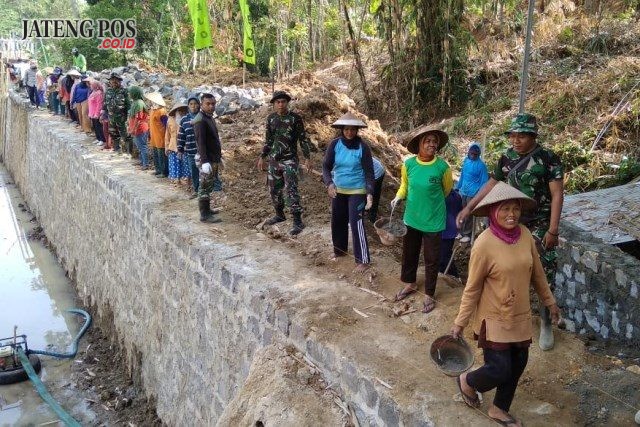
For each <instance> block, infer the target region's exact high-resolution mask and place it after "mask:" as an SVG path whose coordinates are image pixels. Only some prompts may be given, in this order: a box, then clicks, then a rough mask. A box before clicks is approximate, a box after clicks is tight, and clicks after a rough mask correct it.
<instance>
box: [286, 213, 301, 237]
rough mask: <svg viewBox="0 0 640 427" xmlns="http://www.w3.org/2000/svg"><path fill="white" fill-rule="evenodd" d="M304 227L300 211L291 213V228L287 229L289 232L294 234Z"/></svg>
mask: <svg viewBox="0 0 640 427" xmlns="http://www.w3.org/2000/svg"><path fill="white" fill-rule="evenodd" d="M303 229H304V224H303V222H302V214H301V213H300V212H296V213H294V214H293V228H291V230H290V231H289V234H291V235H292V236H295V235H296V234H300V233H301V232H302V230H303Z"/></svg>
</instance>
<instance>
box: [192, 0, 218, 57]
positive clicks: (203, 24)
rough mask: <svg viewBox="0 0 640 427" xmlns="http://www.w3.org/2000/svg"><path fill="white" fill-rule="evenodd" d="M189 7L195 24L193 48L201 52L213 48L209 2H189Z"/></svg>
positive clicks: (196, 0) (197, 0)
mask: <svg viewBox="0 0 640 427" xmlns="http://www.w3.org/2000/svg"><path fill="white" fill-rule="evenodd" d="M187 5H188V6H189V15H191V22H193V47H194V48H195V49H196V50H200V49H204V48H206V47H211V46H213V41H212V39H211V25H210V24H209V9H208V8H207V0H187Z"/></svg>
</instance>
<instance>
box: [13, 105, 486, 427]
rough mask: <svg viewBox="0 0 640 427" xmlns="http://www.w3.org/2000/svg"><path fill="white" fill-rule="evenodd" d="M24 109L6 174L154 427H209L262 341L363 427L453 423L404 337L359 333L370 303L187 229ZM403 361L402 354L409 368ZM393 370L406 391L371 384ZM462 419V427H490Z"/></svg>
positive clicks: (206, 231) (133, 176) (223, 233)
mask: <svg viewBox="0 0 640 427" xmlns="http://www.w3.org/2000/svg"><path fill="white" fill-rule="evenodd" d="M27 110H28V107H27V102H26V101H25V99H24V98H22V97H19V96H17V95H15V94H11V95H10V99H9V102H8V103H7V104H6V108H5V109H3V111H0V113H1V114H2V115H3V117H4V118H5V119H6V120H5V127H4V129H2V131H3V134H4V137H5V138H4V140H5V145H4V153H3V154H4V162H5V164H6V166H7V168H8V169H9V171H10V172H11V174H12V176H13V177H14V180H15V182H16V183H17V185H18V186H19V188H20V189H21V191H22V194H23V195H24V197H25V199H26V200H27V202H28V204H29V206H30V208H31V210H32V212H33V213H34V214H35V215H36V216H37V217H38V219H39V221H40V224H41V225H42V226H43V228H44V230H45V232H46V235H47V237H48V238H49V240H50V242H52V244H53V245H54V247H55V248H56V251H57V253H58V256H59V258H60V260H61V262H62V263H63V265H64V267H65V268H66V270H67V271H68V272H69V274H70V276H71V277H72V278H74V279H75V281H76V284H77V288H78V292H79V294H80V296H81V297H82V298H83V299H84V300H85V302H86V303H87V304H90V305H92V306H95V307H97V309H98V311H99V314H100V310H103V311H105V312H106V310H108V311H109V312H112V313H113V324H114V328H115V331H116V333H117V336H118V339H119V341H120V342H121V344H122V346H123V348H124V349H125V351H126V352H127V354H128V355H129V359H130V361H131V364H132V367H133V368H134V369H138V370H139V372H140V373H141V378H142V380H143V383H144V387H145V390H146V391H147V393H148V394H149V395H154V396H155V397H156V398H157V410H158V415H159V416H160V417H161V419H162V420H163V421H164V422H166V423H167V424H169V425H215V423H216V421H217V420H218V419H219V417H220V416H221V414H222V413H223V410H224V408H225V406H226V405H227V404H228V402H229V401H230V400H231V399H232V398H233V396H235V395H236V394H237V392H238V390H239V388H240V387H242V384H243V382H244V379H245V378H246V376H247V374H248V372H249V368H250V366H251V363H252V359H253V355H254V353H255V351H256V349H258V348H260V347H262V346H265V345H267V344H269V343H271V342H274V341H278V342H281V343H283V344H286V345H293V346H294V347H295V348H297V349H298V350H299V351H302V352H303V353H304V354H305V355H306V356H307V357H308V358H309V360H311V361H312V362H313V363H315V364H316V365H317V367H318V368H319V369H320V370H321V374H322V376H323V377H324V378H325V379H326V382H327V384H331V387H332V388H333V389H334V390H336V391H337V392H338V394H339V395H340V396H342V397H343V399H345V401H346V402H348V403H349V405H350V406H351V407H352V409H353V410H354V412H355V413H356V414H357V416H358V418H359V419H360V422H361V425H416V426H427V425H433V423H434V422H436V421H437V420H438V419H439V418H442V417H444V418H442V419H446V417H449V416H451V414H455V413H457V411H463V410H464V408H462V407H459V405H458V404H457V403H455V402H453V401H451V400H450V396H451V394H452V393H453V392H454V390H455V385H454V384H453V382H446V383H442V382H436V384H434V381H432V380H430V377H434V376H436V375H438V374H437V373H436V372H435V370H434V369H435V368H433V367H430V366H429V367H428V369H429V372H428V373H427V374H420V375H418V376H416V375H414V374H413V373H411V372H410V371H411V370H414V369H413V368H410V367H411V366H418V365H421V366H422V365H424V363H425V362H424V360H425V354H424V351H425V350H424V349H425V348H426V346H427V342H426V339H424V338H421V340H420V341H421V342H417V341H416V338H415V337H414V336H415V331H413V330H410V328H409V327H408V326H405V325H402V324H401V325H400V326H398V324H397V323H396V324H395V325H394V324H391V323H390V322H388V319H383V318H379V317H378V318H377V319H375V318H372V319H371V323H369V324H368V325H363V326H360V324H359V323H358V322H359V320H358V318H359V316H358V315H356V314H355V313H353V311H352V310H351V307H352V306H353V304H354V302H353V301H358V300H363V299H364V300H367V298H368V300H367V301H368V303H369V304H370V303H371V299H372V297H371V296H370V295H368V294H364V293H363V292H359V291H358V290H356V289H352V288H350V287H346V288H345V285H344V283H342V282H340V281H338V280H336V278H335V277H329V276H328V275H324V276H323V275H322V273H321V272H316V273H314V272H313V271H309V269H308V268H306V266H305V265H301V266H299V267H296V266H295V265H291V266H290V265H289V263H288V261H289V260H290V257H291V256H294V255H291V254H295V253H296V251H295V249H290V248H287V247H286V245H281V247H279V248H278V249H277V251H273V245H274V243H273V242H269V241H263V242H261V241H257V240H256V239H255V233H252V234H250V235H249V233H250V232H249V231H247V232H243V231H242V230H239V229H237V228H235V229H232V228H231V227H229V228H225V225H224V224H223V225H222V226H220V227H218V228H215V227H211V226H210V225H202V224H200V223H198V221H197V211H196V207H195V203H194V202H193V201H191V202H189V201H187V199H186V195H176V192H175V191H173V190H171V189H170V187H169V185H168V184H167V185H162V184H159V183H158V180H154V178H153V177H152V176H151V175H149V174H142V173H139V172H137V173H136V172H135V171H134V170H133V167H132V166H131V161H130V160H125V159H124V158H123V157H118V156H115V155H108V154H106V153H101V152H98V151H97V150H96V149H95V147H93V146H92V145H91V144H90V140H89V139H88V138H87V137H86V136H85V135H83V134H82V133H81V132H78V131H75V130H74V129H72V127H71V126H69V125H68V124H67V123H66V122H65V121H63V120H62V119H59V118H53V117H51V116H50V115H48V113H47V112H46V111H45V112H43V111H40V112H35V111H30V112H27ZM184 206H187V209H185V208H184ZM288 252H289V253H288ZM328 294H331V295H334V296H335V295H336V294H339V295H342V298H341V300H340V301H336V299H335V297H332V296H328ZM374 301H375V299H374ZM363 305H364V304H363ZM327 312H332V313H336V312H339V313H342V314H341V315H340V316H339V317H340V319H339V320H340V322H342V323H344V325H355V327H351V326H344V329H345V330H346V331H347V332H340V327H337V328H336V329H334V331H333V332H332V331H327V330H323V328H321V327H318V325H326V324H328V323H329V322H330V319H331V318H333V317H335V316H333V315H332V316H329V319H327V316H326V315H327ZM345 322H346V323H345ZM375 322H379V323H378V324H376V323H375ZM398 323H401V322H398ZM356 328H357V329H358V330H357V331H356V330H354V329H356ZM336 331H337V332H336ZM380 337H386V338H384V339H379V338H380ZM402 340H405V341H403V343H401V341H402ZM416 346H419V348H420V351H416V350H415V348H418V347H416ZM407 348H414V350H413V351H411V353H410V356H406V355H405V352H406V349H407ZM401 357H404V358H405V359H407V363H409V362H411V365H404V362H403V361H402V359H400V358H401ZM394 358H398V359H394ZM394 360H398V361H394ZM398 364H400V365H402V366H404V368H402V369H403V372H406V375H407V378H408V380H407V382H408V383H410V384H411V385H412V386H411V387H409V388H406V387H405V388H395V389H394V390H389V389H388V388H386V387H385V386H382V385H381V384H380V383H379V382H377V381H376V380H375V378H376V377H379V378H390V377H391V375H392V371H385V369H388V370H393V372H394V373H393V375H395V376H396V377H397V376H398V375H399V374H398V372H397V371H398V369H397V367H398V366H397V365H398ZM396 380H397V381H400V379H399V378H396ZM390 381H391V380H390ZM436 396H440V397H436ZM442 396H445V397H446V399H443V398H442ZM449 407H453V409H448V410H442V411H440V410H436V409H435V408H449ZM466 420H467V421H464V422H462V423H461V424H460V425H489V424H487V422H486V420H485V421H483V420H482V419H481V418H477V417H476V418H474V417H467V418H466ZM263 421H264V422H265V424H268V420H263Z"/></svg>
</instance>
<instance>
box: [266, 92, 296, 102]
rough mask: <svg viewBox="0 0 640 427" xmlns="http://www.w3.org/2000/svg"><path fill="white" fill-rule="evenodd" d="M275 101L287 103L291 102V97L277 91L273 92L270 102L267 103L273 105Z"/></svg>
mask: <svg viewBox="0 0 640 427" xmlns="http://www.w3.org/2000/svg"><path fill="white" fill-rule="evenodd" d="M276 99H286V100H287V102H289V101H291V96H290V95H289V94H288V93H287V92H285V91H283V90H277V91H275V92H273V96H272V97H271V101H269V102H270V103H271V104H273V103H274V102H276Z"/></svg>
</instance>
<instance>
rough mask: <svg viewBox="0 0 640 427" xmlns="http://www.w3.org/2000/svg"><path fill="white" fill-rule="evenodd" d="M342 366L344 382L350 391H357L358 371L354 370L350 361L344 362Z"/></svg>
mask: <svg viewBox="0 0 640 427" xmlns="http://www.w3.org/2000/svg"><path fill="white" fill-rule="evenodd" d="M342 366H343V369H342V377H343V378H344V382H345V383H346V384H347V387H349V389H350V390H351V392H352V393H358V390H359V388H358V372H357V371H356V367H355V366H354V365H353V364H352V363H350V362H344V363H343V364H342Z"/></svg>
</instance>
